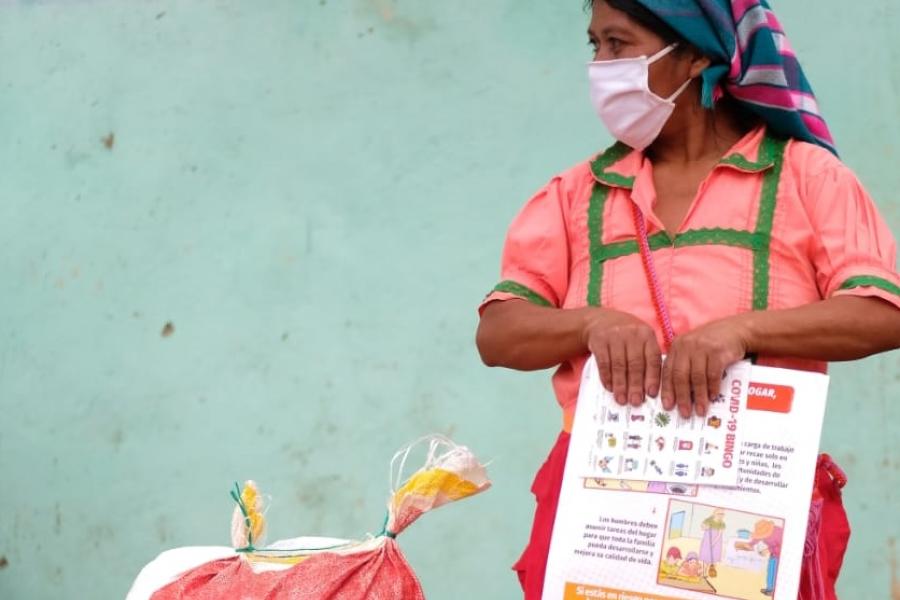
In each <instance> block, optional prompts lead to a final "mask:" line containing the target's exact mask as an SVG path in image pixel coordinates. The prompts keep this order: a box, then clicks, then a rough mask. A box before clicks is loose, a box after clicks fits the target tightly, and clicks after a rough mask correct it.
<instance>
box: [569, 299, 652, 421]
mask: <svg viewBox="0 0 900 600" xmlns="http://www.w3.org/2000/svg"><path fill="white" fill-rule="evenodd" d="M583 335H584V340H585V344H586V345H587V347H588V350H590V352H591V354H593V355H594V356H595V357H596V359H597V367H598V368H599V370H600V380H601V381H602V382H603V387H605V388H606V389H607V390H609V391H610V392H612V393H613V396H615V399H616V402H617V403H618V404H620V405H622V406H624V405H626V404H631V405H632V406H640V405H641V404H642V403H643V402H644V398H645V395H646V396H656V395H657V394H659V386H660V376H661V373H662V351H661V350H660V348H659V343H658V342H657V341H656V334H655V333H654V331H653V328H652V327H650V326H649V325H648V324H647V323H645V322H644V321H641V320H640V319H638V318H637V317H634V316H632V315H630V314H628V313H624V312H619V311H615V310H609V309H598V310H596V311H594V312H593V313H592V315H591V317H590V318H589V319H588V320H587V323H586V325H585V327H584V331H583Z"/></svg>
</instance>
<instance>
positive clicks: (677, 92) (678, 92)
mask: <svg viewBox="0 0 900 600" xmlns="http://www.w3.org/2000/svg"><path fill="white" fill-rule="evenodd" d="M693 81H694V78H693V77H691V78H690V79H688V80H687V81H685V82H684V83H683V84H682V85H681V87H680V88H678V89H677V90H675V93H674V94H672V95H671V96H669V97H668V98H666V102H670V103H671V102H675V100H676V99H677V98H678V96H680V95H681V94H683V93H684V90H686V89H688V86H689V85H691V83H693Z"/></svg>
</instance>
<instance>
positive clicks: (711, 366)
mask: <svg viewBox="0 0 900 600" xmlns="http://www.w3.org/2000/svg"><path fill="white" fill-rule="evenodd" d="M724 373H725V365H724V364H722V361H720V360H716V359H715V358H712V357H710V359H709V362H707V363H706V381H707V383H706V389H707V390H708V391H709V401H710V402H715V401H716V399H717V398H718V397H719V389H721V387H722V375H723V374H724Z"/></svg>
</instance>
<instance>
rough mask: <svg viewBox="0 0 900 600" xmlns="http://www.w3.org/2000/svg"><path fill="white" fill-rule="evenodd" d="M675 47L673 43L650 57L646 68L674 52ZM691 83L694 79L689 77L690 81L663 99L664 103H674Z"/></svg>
mask: <svg viewBox="0 0 900 600" xmlns="http://www.w3.org/2000/svg"><path fill="white" fill-rule="evenodd" d="M677 47H678V42H675V43H674V44H669V45H668V46H666V47H665V48H663V49H662V50H660V51H659V52H657V53H656V54H654V55H653V56H651V57H650V58H648V59H647V66H648V67H649V66H650V65H652V64H653V63H655V62H656V61H658V60H659V59H661V58H663V57H664V56H667V55H669V54H670V53H671V52H672V51H673V50H675V48H677ZM692 81H694V78H693V77H691V78H690V79H688V80H687V81H685V82H684V83H683V84H682V85H681V87H680V88H678V89H677V90H675V93H674V94H672V95H671V96H669V97H668V98H666V99H665V100H666V102H669V103H671V102H674V101H675V99H676V98H678V96H680V95H681V94H683V93H684V90H686V89H688V86H689V85H691V82H692Z"/></svg>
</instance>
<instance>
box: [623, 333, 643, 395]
mask: <svg viewBox="0 0 900 600" xmlns="http://www.w3.org/2000/svg"><path fill="white" fill-rule="evenodd" d="M625 356H626V359H627V361H628V402H629V404H631V405H632V406H640V405H641V404H643V403H644V372H645V371H646V364H645V363H646V361H645V358H644V344H643V343H642V342H640V341H638V340H637V339H630V340H628V341H627V342H626V346H625Z"/></svg>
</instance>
